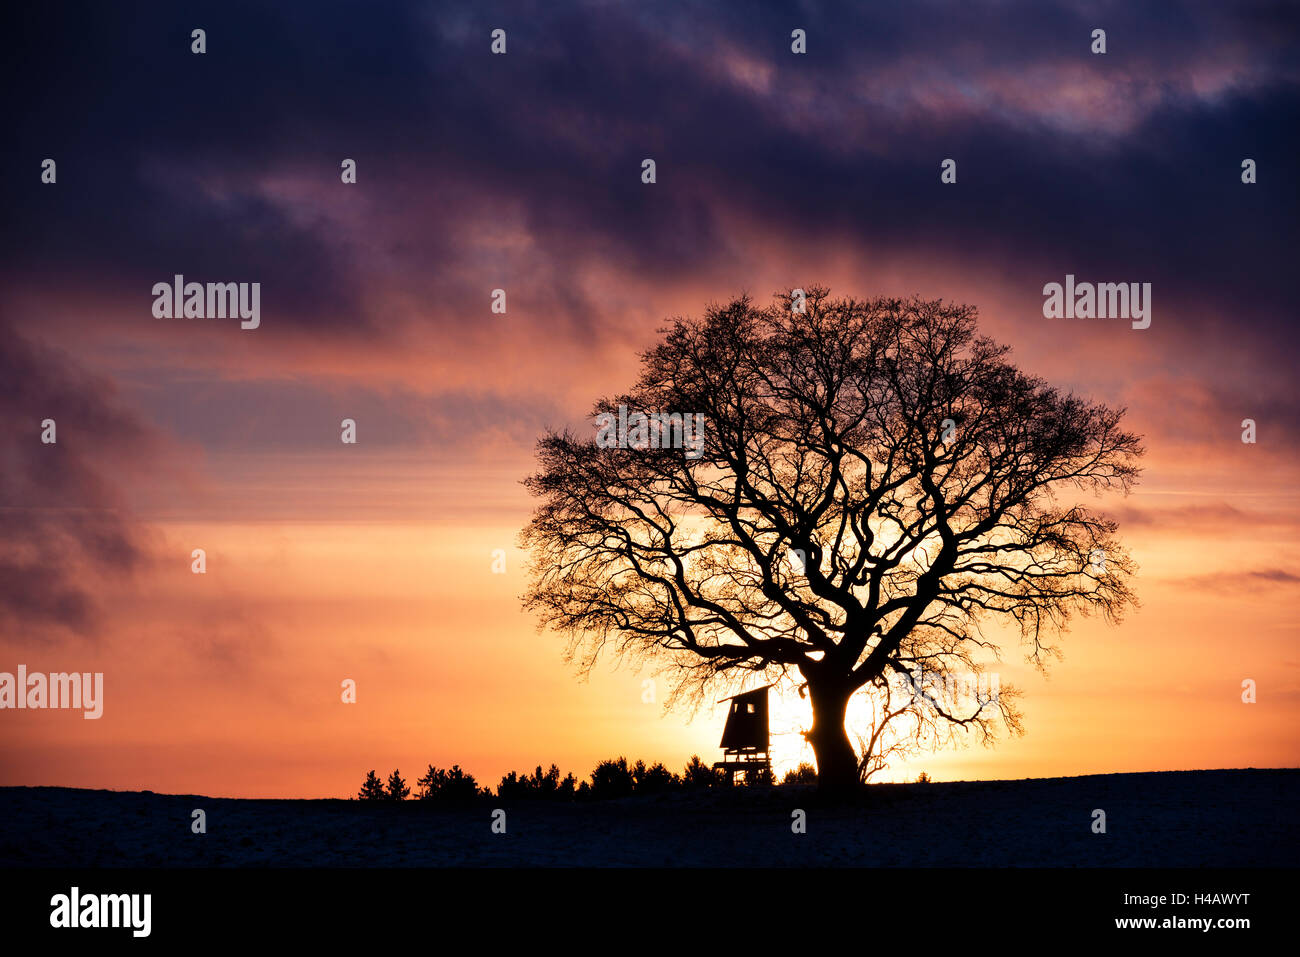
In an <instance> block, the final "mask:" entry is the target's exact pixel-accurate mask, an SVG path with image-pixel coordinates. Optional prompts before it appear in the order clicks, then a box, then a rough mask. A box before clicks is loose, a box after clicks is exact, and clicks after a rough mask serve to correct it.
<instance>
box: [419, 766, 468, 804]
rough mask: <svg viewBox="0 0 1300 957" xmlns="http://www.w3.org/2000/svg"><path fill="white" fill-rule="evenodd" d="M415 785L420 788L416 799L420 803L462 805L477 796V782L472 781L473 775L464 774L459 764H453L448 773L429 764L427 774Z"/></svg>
mask: <svg viewBox="0 0 1300 957" xmlns="http://www.w3.org/2000/svg"><path fill="white" fill-rule="evenodd" d="M415 783H416V784H418V785H419V786H420V791H419V794H418V795H417V797H419V798H420V800H422V801H440V802H442V803H444V804H464V803H468V802H470V801H473V800H474V799H475V798H476V797H478V796H479V787H478V782H477V781H475V780H474V775H472V774H466V773H465V772H464V771H462V770H461V768H460V765H459V764H453V765H452V766H451V770H450V771H448V770H445V769H443V768H435V767H434V766H433V765H432V764H431V765H429V771H428V773H427V774H425V775H424V777H422V778H420V779H419V780H418V781H416V782H415Z"/></svg>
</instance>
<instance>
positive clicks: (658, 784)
mask: <svg viewBox="0 0 1300 957" xmlns="http://www.w3.org/2000/svg"><path fill="white" fill-rule="evenodd" d="M723 781H724V778H723V776H722V774H721V773H720V772H718V771H716V770H714V769H713V768H711V767H709V766H708V765H707V764H705V763H704V762H703V761H701V760H700V756H699V755H698V754H694V755H691V759H690V761H688V762H687V763H686V767H685V768H684V769H683V770H682V773H681V774H676V773H674V772H672V771H670V770H668V768H667V767H665V766H664V765H663V763H662V762H655V763H654V764H652V765H649V766H647V765H646V763H645V762H644V761H637V762H636V763H635V764H632V765H629V764H628V763H627V759H626V758H623V757H619V758H614V759H611V760H608V761H601V762H600V763H599V764H597V765H596V767H595V769H594V770H593V771H592V772H591V780H590V781H579V780H577V778H575V777H574V776H573V774H572V772H570V773H569V774H566V775H564V776H563V777H561V776H560V769H559V768H558V767H556V766H555V765H554V764H552V765H551V766H550V768H548V769H547V770H545V771H543V770H542V766H541V765H540V764H539V765H538V766H537V768H536V769H535V770H534V771H533V772H532V774H529V773H528V772H527V771H520V772H515V771H511V772H510V773H509V774H507V775H505V776H504V777H502V778H501V782H500V783H499V784H498V785H497V787H496V791H495V792H493V790H492V789H491V788H490V787H484V788H480V787H479V785H478V782H477V781H475V780H474V775H472V774H469V773H467V772H465V771H463V770H461V767H460V765H458V764H457V765H453V766H452V767H451V768H450V769H446V768H436V767H434V766H433V765H432V764H431V765H429V770H428V771H427V772H426V773H425V775H424V776H423V777H421V778H419V779H417V781H416V782H415V783H416V785H417V787H418V790H417V791H416V793H415V796H416V798H417V799H419V800H422V801H438V802H440V803H444V804H463V803H468V802H471V801H474V800H475V799H477V798H488V797H493V796H495V797H497V798H498V799H502V800H511V801H519V800H542V801H574V800H587V799H594V800H606V799H609V798H620V797H629V796H631V795H633V794H665V793H668V792H670V791H683V790H697V789H700V788H711V787H717V786H718V785H720V784H722V783H723ZM816 782H817V770H816V768H814V767H813V766H812V765H811V764H801V765H799V767H798V768H796V769H795V770H793V771H788V772H786V775H785V777H784V779H783V780H782V782H781V783H782V784H815V783H816ZM745 783H746V784H748V785H761V784H773V783H774V781H773V778H772V774H771V772H770V771H769V772H765V773H764V774H755V775H752V776H751V777H750V779H749V780H747V781H746V782H745ZM410 796H411V789H410V788H409V787H408V786H407V784H406V782H405V781H404V780H403V779H402V776H401V774H400V772H399V771H394V772H393V773H392V774H390V775H389V776H388V782H387V784H385V783H384V781H383V780H381V779H380V777H379V775H377V774H376V773H375V772H374V771H373V770H372V771H371V772H370V773H369V774H367V775H366V780H365V782H364V783H363V784H362V785H361V790H360V791H359V792H357V798H358V799H359V800H362V801H405V800H406V799H407V798H408V797H410Z"/></svg>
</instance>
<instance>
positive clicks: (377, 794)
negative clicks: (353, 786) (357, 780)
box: [357, 770, 387, 801]
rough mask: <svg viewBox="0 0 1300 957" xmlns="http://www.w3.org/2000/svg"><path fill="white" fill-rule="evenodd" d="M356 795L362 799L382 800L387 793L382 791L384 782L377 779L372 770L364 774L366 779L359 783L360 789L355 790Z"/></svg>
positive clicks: (377, 776)
mask: <svg viewBox="0 0 1300 957" xmlns="http://www.w3.org/2000/svg"><path fill="white" fill-rule="evenodd" d="M357 797H358V798H359V799H360V800H362V801H382V800H384V799H385V798H386V797H387V795H386V794H385V793H384V782H383V781H381V780H379V775H377V774H376V773H375V772H374V771H373V770H371V772H370V773H369V774H367V775H366V780H365V781H364V782H363V783H362V785H361V790H360V791H358V792H357Z"/></svg>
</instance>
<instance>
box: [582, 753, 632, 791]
mask: <svg viewBox="0 0 1300 957" xmlns="http://www.w3.org/2000/svg"><path fill="white" fill-rule="evenodd" d="M632 788H633V785H632V772H631V771H630V770H629V769H628V766H627V758H624V757H619V758H617V759H616V760H612V761H601V762H600V763H599V764H597V765H596V769H595V770H594V771H592V772H591V796H592V797H594V798H597V799H599V800H607V799H609V798H621V797H627V796H628V795H629V794H631V793H632Z"/></svg>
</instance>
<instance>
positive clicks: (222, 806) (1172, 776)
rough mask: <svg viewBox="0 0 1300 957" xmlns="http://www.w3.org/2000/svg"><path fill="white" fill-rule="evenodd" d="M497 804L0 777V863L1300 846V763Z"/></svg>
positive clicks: (1244, 856)
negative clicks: (824, 793) (821, 800)
mask: <svg viewBox="0 0 1300 957" xmlns="http://www.w3.org/2000/svg"><path fill="white" fill-rule="evenodd" d="M498 806H502V805H499V804H498V802H495V801H489V802H488V803H486V804H484V805H482V806H477V807H474V808H470V809H459V810H446V809H438V808H431V807H428V806H426V805H424V804H422V803H420V802H416V801H408V802H406V803H404V804H402V805H366V804H360V803H358V802H356V801H260V800H233V799H221V798H207V797H195V796H190V795H162V794H153V793H150V792H144V793H140V792H122V791H90V790H78V789H72V788H45V787H40V788H24V787H11V788H0V866H3V867H14V866H17V867H114V866H131V867H153V866H161V867H185V866H217V867H263V866H272V867H278V866H284V867H329V866H335V867H337V866H355V867H376V866H383V867H428V866H434V867H441V866H465V865H468V866H533V867H536V866H542V867H546V866H557V865H558V866H655V867H661V866H675V867H681V866H691V867H696V866H703V867H719V866H721V867H731V866H777V867H780V866H804V865H830V866H836V865H851V866H871V867H875V866H884V867H893V866H922V867H924V866H940V865H941V866H957V867H963V866H979V867H988V866H993V867H1002V866H1010V867H1043V866H1065V867H1071V866H1080V867H1094V866H1096V867H1106V866H1120V867H1199V866H1211V867H1258V866H1295V865H1296V848H1297V846H1300V845H1298V842H1297V837H1298V836H1300V823H1298V818H1300V770H1232V771H1178V772H1160V773H1148V774H1109V775H1094V776H1089V777H1076V778H1049V779H1036V780H1024V781H975V782H955V783H941V784H903V785H878V786H875V787H873V788H872V789H871V790H870V792H869V794H868V795H867V797H866V798H864V800H863V801H862V803H861V804H859V805H857V806H853V807H843V806H839V807H821V806H819V805H818V803H817V801H816V799H815V796H814V795H813V793H812V792H811V791H810V790H808V789H798V788H789V787H778V788H770V789H766V790H762V791H759V790H755V791H749V790H746V789H737V790H736V791H734V792H730V793H727V792H721V793H713V792H704V793H701V794H672V795H665V796H663V797H632V798H626V799H623V800H617V801H603V802H587V803H577V804H543V803H520V804H515V805H513V806H511V805H508V804H507V805H504V808H505V811H506V833H505V834H494V833H493V832H492V827H491V825H492V814H493V809H494V808H496V807H498ZM195 808H201V809H203V810H204V811H205V812H206V815H207V833H206V834H193V833H191V830H190V823H191V812H192V811H193V810H194V809H195ZM1098 808H1099V809H1101V810H1104V811H1105V813H1106V833H1105V834H1095V833H1093V830H1092V826H1093V811H1094V809H1098ZM795 809H802V810H804V811H805V812H806V815H807V833H804V834H796V833H793V832H792V829H791V823H792V820H793V817H792V812H793V811H794V810H795Z"/></svg>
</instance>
